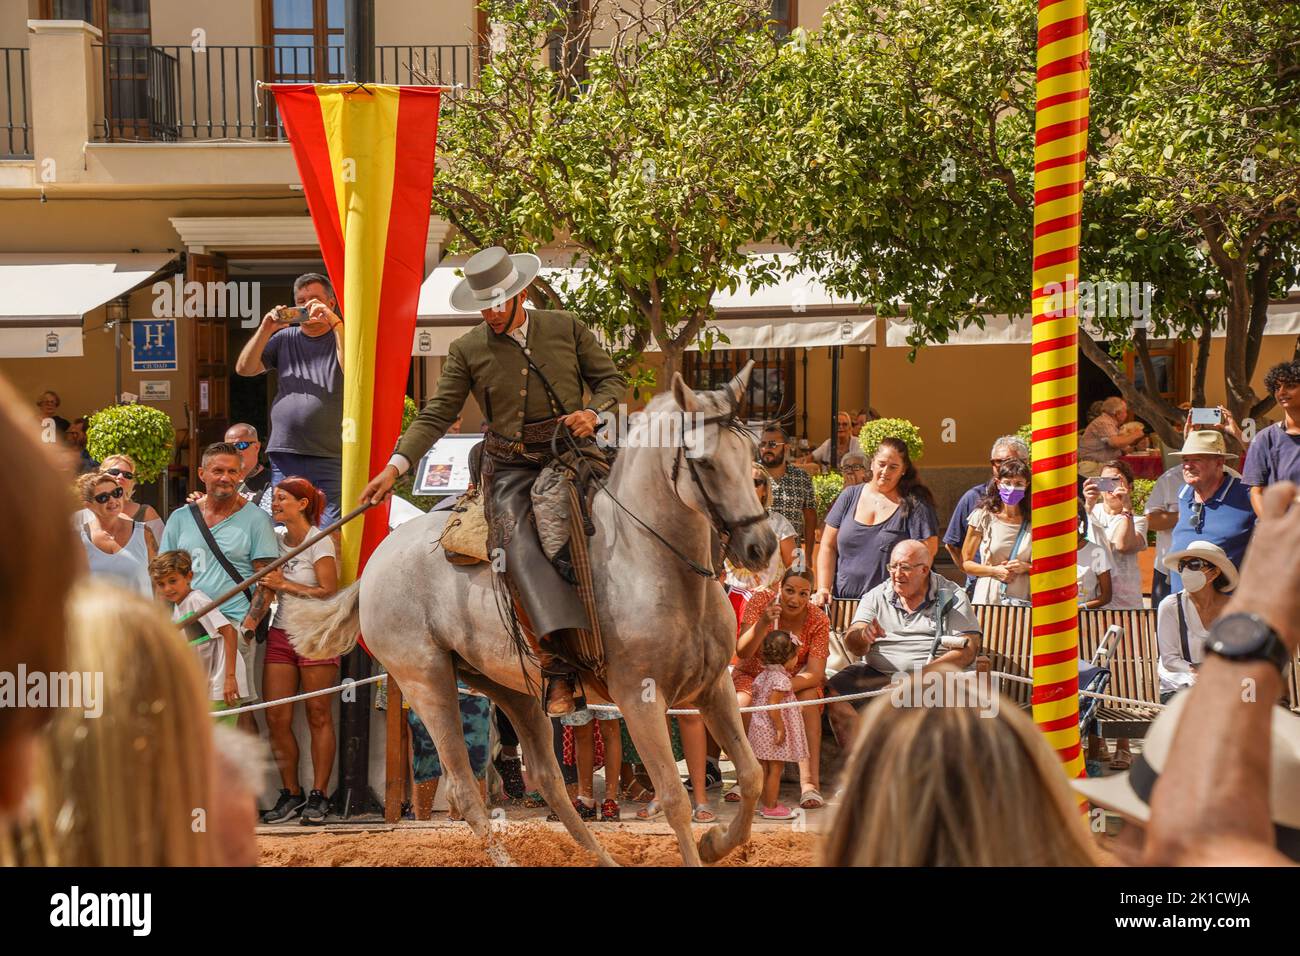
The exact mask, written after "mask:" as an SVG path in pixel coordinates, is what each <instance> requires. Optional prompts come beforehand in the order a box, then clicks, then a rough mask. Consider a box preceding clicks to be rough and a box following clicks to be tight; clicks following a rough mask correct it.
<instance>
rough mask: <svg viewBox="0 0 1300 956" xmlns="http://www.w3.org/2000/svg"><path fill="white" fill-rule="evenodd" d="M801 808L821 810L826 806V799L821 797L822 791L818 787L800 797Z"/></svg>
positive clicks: (810, 789) (806, 791)
mask: <svg viewBox="0 0 1300 956" xmlns="http://www.w3.org/2000/svg"><path fill="white" fill-rule="evenodd" d="M799 806H801V807H803V808H804V809H805V810H820V809H821V808H822V807H824V806H826V798H825V797H823V796H822V795H821V791H819V790H818V789H817V788H816V787H811V788H809V789H808V790H805V791H804V792H803V794H802V795H801V796H800V797H799Z"/></svg>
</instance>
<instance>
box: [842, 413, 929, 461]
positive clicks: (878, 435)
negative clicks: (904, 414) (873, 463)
mask: <svg viewBox="0 0 1300 956" xmlns="http://www.w3.org/2000/svg"><path fill="white" fill-rule="evenodd" d="M882 438H897V439H899V440H900V441H901V442H902V443H903V444H904V445H906V446H907V454H908V455H909V456H910V457H911V459H912V462H913V463H915V462H918V461H920V460H921V456H922V455H924V454H925V442H924V441H923V440H922V439H921V430H920V429H919V428H917V427H916V426H915V425H913V424H912V423H911V422H909V421H908V420H907V419H906V418H877V419H875V420H873V421H869V422H867V423H866V424H865V425H863V426H862V431H861V432H859V433H858V444H859V445H861V446H862V453H863V454H864V455H866V456H867V457H868V459H869V458H870V457H871V456H872V455H873V454H874V453H875V451H876V447H877V446H878V445H879V444H880V440H881V439H882Z"/></svg>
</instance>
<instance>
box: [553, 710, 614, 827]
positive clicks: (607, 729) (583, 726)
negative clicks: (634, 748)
mask: <svg viewBox="0 0 1300 956" xmlns="http://www.w3.org/2000/svg"><path fill="white" fill-rule="evenodd" d="M597 713H598V712H597V711H593V710H590V709H588V708H583V709H582V710H578V711H574V712H573V713H572V714H565V715H564V716H563V717H561V718H560V723H561V725H563V726H565V727H568V728H570V729H571V731H572V733H573V757H574V762H575V763H576V764H577V767H578V795H577V797H576V798H574V801H573V807H574V809H575V810H577V811H578V816H580V817H582V819H584V820H595V819H597V818H598V817H599V819H601V820H603V821H606V822H609V821H615V820H618V819H619V818H620V817H621V816H622V810H621V808H620V807H619V805H618V796H619V772H620V770H621V769H622V763H623V748H622V741H621V738H620V737H619V729H618V718H617V717H616V716H614V715H613V714H608V716H607V717H605V716H601V717H598V716H597ZM599 713H602V714H604V713H605V712H603V711H602V712H599ZM597 724H599V725H600V740H601V744H602V746H603V750H604V765H605V799H604V800H603V801H602V802H601V804H600V807H599V808H597V806H596V795H595V793H596V792H595V774H596V725H597ZM548 819H550V818H549V817H548ZM554 819H556V820H558V819H559V817H558V816H555V817H554Z"/></svg>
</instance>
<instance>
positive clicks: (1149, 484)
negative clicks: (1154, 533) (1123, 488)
mask: <svg viewBox="0 0 1300 956" xmlns="http://www.w3.org/2000/svg"><path fill="white" fill-rule="evenodd" d="M1155 486H1156V479H1154V478H1134V479H1133V487H1132V488H1131V489H1129V496H1130V497H1131V498H1132V499H1133V513H1134V514H1146V510H1147V499H1148V498H1150V497H1151V489H1152V488H1154V487H1155Z"/></svg>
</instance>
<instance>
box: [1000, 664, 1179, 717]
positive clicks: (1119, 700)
mask: <svg viewBox="0 0 1300 956" xmlns="http://www.w3.org/2000/svg"><path fill="white" fill-rule="evenodd" d="M992 673H994V674H997V676H998V677H1001V678H1003V679H1005V680H1009V681H1012V682H1013V683H1016V684H1033V682H1034V681H1033V678H1030V677H1021V676H1020V675H1019V674H1004V673H1003V672H1002V671H993V672H992ZM1079 696H1080V697H1095V698H1096V699H1097V700H1104V701H1110V702H1111V703H1115V704H1128V705H1129V706H1131V707H1142V708H1145V709H1150V710H1164V709H1165V707H1167V706H1168V705H1167V704H1156V703H1153V702H1151V701H1149V700H1138V699H1136V698H1134V697H1116V696H1115V695H1114V694H1100V693H1098V692H1097V691H1094V690H1081V691H1079Z"/></svg>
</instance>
